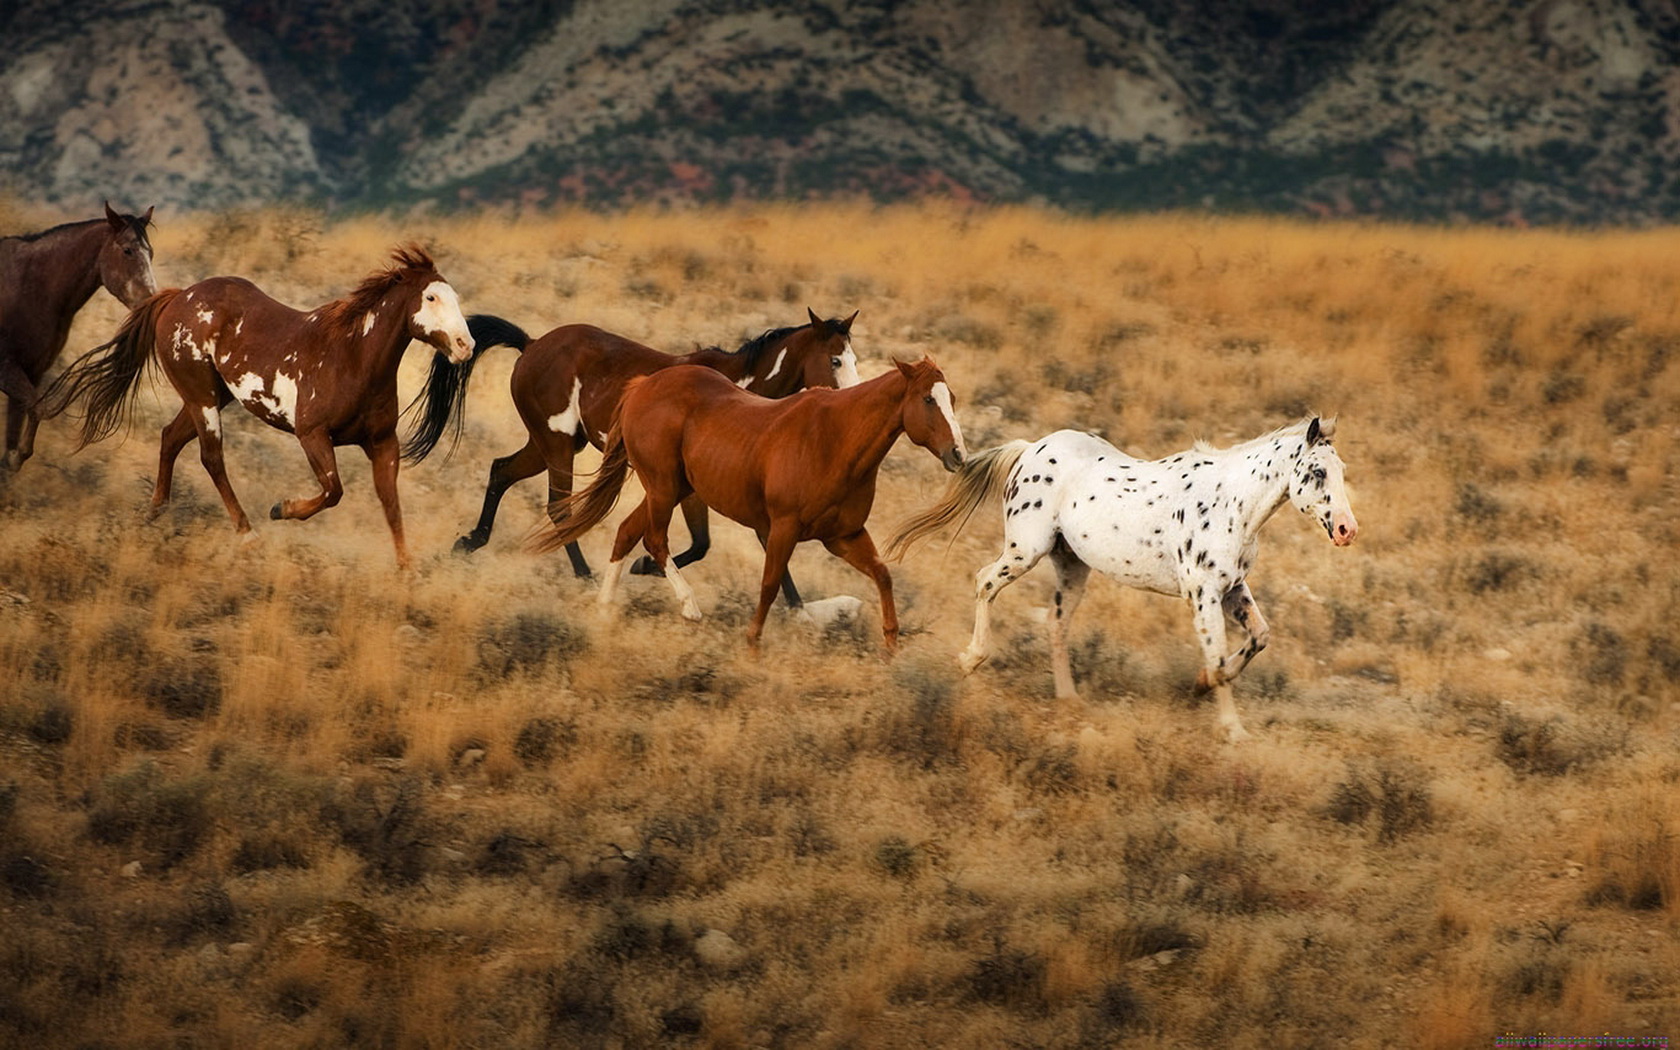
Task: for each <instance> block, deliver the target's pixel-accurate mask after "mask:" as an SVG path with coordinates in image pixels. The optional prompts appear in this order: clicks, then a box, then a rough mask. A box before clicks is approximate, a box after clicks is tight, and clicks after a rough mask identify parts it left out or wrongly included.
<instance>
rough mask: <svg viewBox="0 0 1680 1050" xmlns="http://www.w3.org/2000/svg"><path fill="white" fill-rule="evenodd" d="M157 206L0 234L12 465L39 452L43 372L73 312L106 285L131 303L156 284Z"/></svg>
mask: <svg viewBox="0 0 1680 1050" xmlns="http://www.w3.org/2000/svg"><path fill="white" fill-rule="evenodd" d="M151 221H152V209H151V208H147V209H146V214H144V215H119V214H117V213H116V212H114V211H112V210H111V205H110V204H109V203H107V204H106V205H105V217H104V218H103V219H88V220H86V221H84V222H71V223H65V224H64V225H62V226H54V227H53V228H52V229H50V230H44V231H42V232H41V233H32V234H27V235H25V236H22V237H5V238H0V392H3V393H4V394H5V395H6V458H5V466H6V468H7V469H9V470H12V471H17V470H19V469H21V468H22V467H23V463H24V461H25V460H27V459H28V458H29V457H30V456H32V455H34V453H35V430H36V428H37V427H38V426H39V425H40V422H41V419H40V415H39V413H38V412H37V410H36V397H37V396H38V395H39V393H40V390H39V388H40V385H41V378H42V376H44V375H46V372H47V369H48V368H50V367H52V364H53V362H54V361H56V360H58V355H59V354H60V353H61V352H62V351H63V350H64V342H65V340H66V339H68V338H69V336H70V324H71V322H72V321H73V320H74V319H75V317H76V312H77V311H78V310H80V309H81V308H82V307H83V306H86V305H87V301H88V300H89V299H91V298H93V293H94V292H95V291H97V290H99V288H100V287H101V286H103V287H104V289H105V290H106V291H108V292H110V293H111V294H112V295H114V296H116V297H117V298H118V299H120V300H122V303H123V305H124V306H127V307H130V308H133V307H135V306H138V305H139V304H140V302H141V301H142V300H144V299H145V298H146V297H147V296H149V295H151V294H152V293H153V292H155V291H157V282H156V280H155V279H154V278H153V276H152V242H151V240H150V239H148V238H147V236H146V227H147V226H149V225H151Z"/></svg>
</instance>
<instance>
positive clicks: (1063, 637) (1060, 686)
mask: <svg viewBox="0 0 1680 1050" xmlns="http://www.w3.org/2000/svg"><path fill="white" fill-rule="evenodd" d="M1050 563H1051V564H1052V565H1053V566H1055V569H1056V597H1055V601H1054V605H1053V608H1052V609H1051V616H1050V677H1051V678H1052V679H1053V680H1054V682H1055V685H1056V699H1058V700H1077V699H1079V691H1078V689H1076V688H1075V687H1074V684H1073V665H1072V661H1071V660H1070V659H1069V657H1068V627H1069V625H1070V624H1071V623H1072V622H1073V614H1074V611H1075V610H1076V609H1078V608H1079V603H1080V602H1081V601H1082V600H1083V599H1084V597H1085V582H1086V580H1088V579H1089V578H1090V576H1091V567H1090V566H1089V565H1087V564H1085V563H1084V562H1083V561H1081V560H1080V559H1079V556H1078V555H1077V554H1075V553H1073V550H1072V549H1071V548H1070V547H1068V545H1067V541H1066V540H1064V539H1062V538H1061V537H1060V536H1059V535H1058V536H1057V537H1056V545H1055V546H1054V547H1052V548H1051V549H1050Z"/></svg>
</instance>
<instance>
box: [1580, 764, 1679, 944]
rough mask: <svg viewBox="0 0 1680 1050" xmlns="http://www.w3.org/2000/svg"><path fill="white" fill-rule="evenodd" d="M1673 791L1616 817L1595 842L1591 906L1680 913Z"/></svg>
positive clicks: (1598, 831)
mask: <svg viewBox="0 0 1680 1050" xmlns="http://www.w3.org/2000/svg"><path fill="white" fill-rule="evenodd" d="M1675 797H1676V796H1675V793H1674V792H1673V790H1672V785H1671V784H1670V785H1666V787H1665V793H1664V794H1648V795H1646V796H1645V797H1644V798H1642V799H1640V800H1639V801H1638V802H1637V803H1636V804H1634V805H1632V806H1629V807H1626V808H1625V809H1624V810H1623V811H1622V812H1619V813H1616V814H1613V815H1612V818H1611V819H1609V820H1606V821H1604V822H1603V824H1602V825H1601V826H1599V827H1598V828H1597V829H1596V830H1595V831H1594V833H1593V835H1592V836H1591V838H1590V839H1589V842H1588V849H1587V858H1588V859H1587V870H1588V872H1589V873H1590V874H1591V876H1592V882H1591V887H1590V889H1589V890H1588V892H1587V902H1588V903H1590V904H1601V905H1602V904H1618V905H1621V906H1623V907H1625V908H1631V909H1633V910H1636V911H1650V910H1655V909H1659V908H1660V909H1662V910H1664V911H1666V912H1667V913H1669V914H1670V915H1673V914H1676V913H1680V803H1676V801H1675Z"/></svg>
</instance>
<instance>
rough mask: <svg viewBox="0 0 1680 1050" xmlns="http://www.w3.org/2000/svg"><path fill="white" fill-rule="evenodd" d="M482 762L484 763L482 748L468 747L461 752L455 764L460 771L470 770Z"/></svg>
mask: <svg viewBox="0 0 1680 1050" xmlns="http://www.w3.org/2000/svg"><path fill="white" fill-rule="evenodd" d="M482 761H484V749H483V748H482V747H469V748H467V749H466V750H465V751H463V752H461V757H460V758H457V759H456V760H455V762H456V764H457V765H459V766H460V767H461V768H462V769H471V768H472V767H473V766H476V765H478V764H479V763H480V762H482Z"/></svg>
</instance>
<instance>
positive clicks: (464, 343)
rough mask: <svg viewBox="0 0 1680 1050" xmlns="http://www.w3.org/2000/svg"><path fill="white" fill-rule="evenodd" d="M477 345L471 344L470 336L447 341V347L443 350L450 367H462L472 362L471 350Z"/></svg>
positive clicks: (456, 337)
mask: <svg viewBox="0 0 1680 1050" xmlns="http://www.w3.org/2000/svg"><path fill="white" fill-rule="evenodd" d="M477 345H478V344H477V343H475V342H473V339H472V336H470V335H469V336H460V335H458V336H455V337H453V338H451V339H450V340H449V346H448V347H447V348H446V349H445V350H444V356H445V357H447V358H449V363H450V364H452V365H464V364H466V363H467V362H468V361H471V360H472V355H473V348H474V347H476V346H477Z"/></svg>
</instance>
